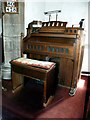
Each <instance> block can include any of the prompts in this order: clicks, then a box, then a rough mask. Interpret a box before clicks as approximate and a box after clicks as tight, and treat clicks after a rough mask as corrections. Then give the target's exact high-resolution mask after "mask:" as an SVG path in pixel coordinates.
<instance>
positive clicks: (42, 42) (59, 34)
mask: <svg viewBox="0 0 90 120" xmlns="http://www.w3.org/2000/svg"><path fill="white" fill-rule="evenodd" d="M38 23H39V24H40V25H41V26H40V27H37V26H35V25H36V24H38ZM22 41H23V45H22V53H23V54H26V56H27V58H26V59H32V60H37V61H43V62H45V61H46V62H50V63H55V64H54V66H53V67H52V69H51V68H50V69H43V73H45V75H43V76H44V77H45V76H47V74H48V71H50V70H51V71H52V72H50V74H49V78H47V80H48V81H47V80H46V82H45V84H46V85H45V88H44V89H47V90H48V91H49V88H51V87H54V88H56V84H58V85H61V86H65V87H68V88H69V89H70V90H69V94H70V95H71V96H73V95H74V94H75V92H76V88H77V82H78V80H79V78H80V72H81V66H82V60H83V53H84V44H83V43H84V42H83V41H84V29H83V28H81V27H73V26H72V27H67V22H62V21H49V22H41V21H33V22H31V23H29V24H28V28H27V35H26V36H25V37H24V38H23V40H22ZM11 65H12V71H13V72H17V71H18V72H19V70H16V69H17V67H18V65H17V64H16V63H15V64H14V63H13V61H11ZM16 65H17V67H16V69H15V66H16ZM19 67H21V66H19ZM19 67H18V69H19ZM25 67H26V66H25ZM29 69H31V68H29V67H27V69H25V70H27V71H28V70H29ZM35 69H36V67H35ZM21 71H23V70H22V67H21ZM35 71H36V70H35ZM39 71H40V73H41V71H42V69H39ZM39 71H38V70H37V73H38V74H39ZM18 72H17V73H18ZM33 72H34V68H33ZM19 73H20V72H19ZM22 73H23V75H25V74H26V76H30V75H28V74H29V73H28V74H27V73H25V74H24V72H22ZM22 73H20V74H22ZM46 73H47V74H46ZM31 74H32V73H31ZM52 74H53V75H54V77H52ZM41 76H42V75H41ZM33 77H34V76H33ZM36 77H37V76H36ZM37 78H38V77H37ZM39 78H40V77H39ZM39 78H38V79H39ZM20 79H21V78H20ZM41 79H43V78H42V77H41ZM43 80H44V79H43ZM19 82H21V84H22V81H20V80H19V81H18V82H17V83H15V84H13V86H14V87H16V86H18V84H20V83H19ZM13 83H14V82H13ZM51 83H54V84H53V85H51V86H49V85H48V84H51ZM54 85H55V86H54ZM47 86H48V87H47ZM53 90H54V92H55V89H51V92H52V91H53ZM48 91H44V96H45V99H46V101H47V99H48V97H49V96H48V95H46V94H47V92H48ZM54 92H52V93H54ZM49 95H50V94H49Z"/></svg>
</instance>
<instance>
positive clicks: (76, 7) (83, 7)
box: [25, 0, 88, 71]
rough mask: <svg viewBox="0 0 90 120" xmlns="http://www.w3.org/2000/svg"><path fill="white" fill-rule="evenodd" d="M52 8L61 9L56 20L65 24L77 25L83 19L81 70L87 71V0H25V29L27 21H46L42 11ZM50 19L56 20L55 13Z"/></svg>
mask: <svg viewBox="0 0 90 120" xmlns="http://www.w3.org/2000/svg"><path fill="white" fill-rule="evenodd" d="M53 10H61V13H59V14H58V20H60V21H67V22H68V24H67V26H72V24H74V25H75V26H78V24H79V22H80V20H81V19H82V18H84V19H85V21H84V25H83V27H84V29H85V52H84V53H85V54H84V60H83V65H82V71H88V49H87V45H88V0H77V2H74V1H72V2H71V1H68V2H67V1H66V0H64V1H63V2H62V1H61V0H43V1H42V0H41V1H40V0H36V2H32V0H30V1H28V0H26V2H25V29H26V28H27V26H28V23H30V22H31V21H33V20H41V21H48V20H49V17H48V16H46V15H44V12H47V11H53ZM51 20H56V15H55V14H53V15H52V16H51ZM25 34H26V32H25Z"/></svg>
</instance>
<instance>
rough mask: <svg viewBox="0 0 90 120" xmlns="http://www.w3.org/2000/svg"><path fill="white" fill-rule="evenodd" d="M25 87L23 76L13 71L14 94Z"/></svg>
mask: <svg viewBox="0 0 90 120" xmlns="http://www.w3.org/2000/svg"><path fill="white" fill-rule="evenodd" d="M22 86H23V76H22V75H21V74H18V73H15V72H14V71H12V89H13V90H12V92H13V93H14V92H15V91H17V90H19V89H20V88H21V87H22Z"/></svg>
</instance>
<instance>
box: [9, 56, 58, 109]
mask: <svg viewBox="0 0 90 120" xmlns="http://www.w3.org/2000/svg"><path fill="white" fill-rule="evenodd" d="M10 63H11V67H12V83H13V92H14V90H15V89H16V88H17V87H18V86H19V85H20V78H21V80H23V79H24V76H26V77H29V78H32V79H35V80H41V81H43V83H44V88H43V96H44V97H43V99H44V100H43V106H44V107H46V106H47V104H48V103H49V101H50V100H51V99H52V98H53V96H54V92H55V91H54V89H55V86H56V84H55V63H54V62H47V61H38V60H33V59H28V58H17V59H14V60H12V61H11V62H10ZM17 79H19V84H17V83H18V81H17ZM23 82H24V81H23ZM17 85H18V86H17Z"/></svg>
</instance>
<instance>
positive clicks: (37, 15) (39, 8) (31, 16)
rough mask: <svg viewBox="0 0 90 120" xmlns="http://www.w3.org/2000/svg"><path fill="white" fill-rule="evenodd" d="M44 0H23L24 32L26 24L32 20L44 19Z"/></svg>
mask: <svg viewBox="0 0 90 120" xmlns="http://www.w3.org/2000/svg"><path fill="white" fill-rule="evenodd" d="M44 7H45V6H44V2H42V1H36V2H34V1H33V0H25V34H26V28H27V27H28V24H29V23H30V22H32V21H33V20H40V21H44Z"/></svg>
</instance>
